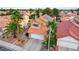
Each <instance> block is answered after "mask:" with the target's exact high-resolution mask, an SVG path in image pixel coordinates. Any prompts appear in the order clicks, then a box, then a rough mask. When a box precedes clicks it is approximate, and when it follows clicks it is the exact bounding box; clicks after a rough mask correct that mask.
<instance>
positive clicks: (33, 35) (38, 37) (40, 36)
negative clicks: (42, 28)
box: [31, 34, 44, 40]
mask: <svg viewBox="0 0 79 59" xmlns="http://www.w3.org/2000/svg"><path fill="white" fill-rule="evenodd" d="M31 38H33V39H38V40H44V35H37V34H31Z"/></svg>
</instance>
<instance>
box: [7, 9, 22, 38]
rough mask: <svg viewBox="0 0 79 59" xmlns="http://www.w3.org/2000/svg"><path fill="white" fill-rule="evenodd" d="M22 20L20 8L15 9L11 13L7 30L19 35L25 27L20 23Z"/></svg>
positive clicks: (16, 35)
mask: <svg viewBox="0 0 79 59" xmlns="http://www.w3.org/2000/svg"><path fill="white" fill-rule="evenodd" d="M21 21H22V15H21V14H20V13H19V11H18V10H14V11H13V12H12V13H11V22H10V23H9V24H8V26H6V29H5V32H6V33H9V34H13V35H14V37H16V38H17V37H18V36H19V33H21V32H22V30H23V28H22V27H21V25H20V22H21Z"/></svg>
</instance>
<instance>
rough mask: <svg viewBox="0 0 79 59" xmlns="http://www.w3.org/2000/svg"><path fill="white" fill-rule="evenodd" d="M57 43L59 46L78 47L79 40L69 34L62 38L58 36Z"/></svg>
mask: <svg viewBox="0 0 79 59" xmlns="http://www.w3.org/2000/svg"><path fill="white" fill-rule="evenodd" d="M57 45H58V46H61V47H67V48H71V49H78V47H79V41H77V40H76V39H74V38H72V37H70V36H67V37H64V38H58V41H57Z"/></svg>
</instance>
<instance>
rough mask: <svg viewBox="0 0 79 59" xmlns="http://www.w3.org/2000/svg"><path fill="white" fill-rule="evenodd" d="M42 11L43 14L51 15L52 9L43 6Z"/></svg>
mask: <svg viewBox="0 0 79 59" xmlns="http://www.w3.org/2000/svg"><path fill="white" fill-rule="evenodd" d="M42 13H43V15H44V14H47V15H49V16H53V14H52V10H51V9H50V8H45V9H44V10H43V12H42Z"/></svg>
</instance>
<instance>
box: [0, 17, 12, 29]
mask: <svg viewBox="0 0 79 59" xmlns="http://www.w3.org/2000/svg"><path fill="white" fill-rule="evenodd" d="M10 19H11V18H10V16H0V28H3V27H5V26H6V25H7V24H8V23H9V22H10Z"/></svg>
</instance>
